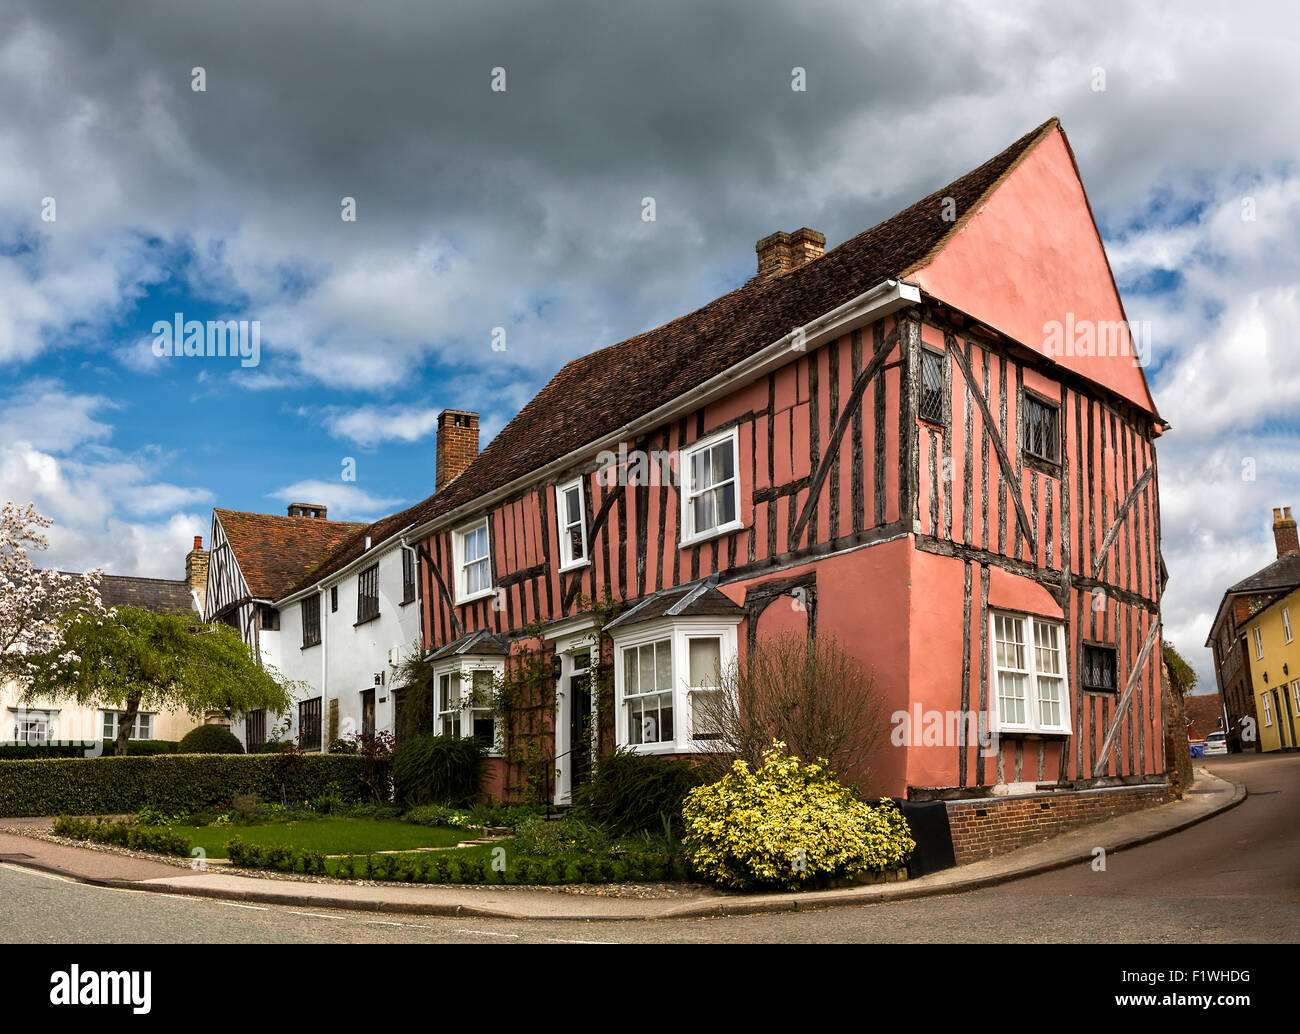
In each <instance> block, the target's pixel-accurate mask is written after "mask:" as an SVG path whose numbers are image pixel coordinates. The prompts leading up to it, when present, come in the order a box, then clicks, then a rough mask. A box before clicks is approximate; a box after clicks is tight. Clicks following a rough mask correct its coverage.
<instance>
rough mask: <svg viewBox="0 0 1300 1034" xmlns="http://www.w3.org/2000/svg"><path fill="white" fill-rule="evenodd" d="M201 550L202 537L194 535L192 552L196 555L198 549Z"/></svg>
mask: <svg viewBox="0 0 1300 1034" xmlns="http://www.w3.org/2000/svg"><path fill="white" fill-rule="evenodd" d="M202 548H203V536H202V535H195V536H194V552H196V553H197V552H198V551H199V550H200V549H202Z"/></svg>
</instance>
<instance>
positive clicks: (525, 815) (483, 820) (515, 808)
mask: <svg viewBox="0 0 1300 1034" xmlns="http://www.w3.org/2000/svg"><path fill="white" fill-rule="evenodd" d="M541 814H542V809H541V808H539V807H537V806H536V805H535V804H476V805H474V806H473V807H472V808H470V809H469V819H468V823H469V825H471V826H496V827H499V828H502V829H518V828H519V827H520V826H521V825H522V824H523V823H525V822H527V821H528V820H529V819H534V818H537V816H539V815H541Z"/></svg>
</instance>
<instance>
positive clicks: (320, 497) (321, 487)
mask: <svg viewBox="0 0 1300 1034" xmlns="http://www.w3.org/2000/svg"><path fill="white" fill-rule="evenodd" d="M267 498H269V499H279V500H281V501H282V502H284V503H318V504H321V505H323V506H325V507H326V508H327V509H328V512H329V519H330V520H332V521H364V522H366V523H369V522H371V521H376V520H378V519H379V518H380V517H383V516H386V515H387V514H388V513H389V512H391V511H392V510H394V509H396V508H397V507H398V506H400V505H401V503H402V502H403V500H401V499H388V498H383V497H380V496H374V495H371V494H370V493H369V492H367V491H365V490H364V489H361V488H358V487H357V486H356V485H355V484H351V483H348V482H345V481H337V482H335V481H312V480H308V481H297V482H295V483H294V484H292V485H286V486H285V487H284V488H280V489H277V490H276V491H274V492H269V493H267Z"/></svg>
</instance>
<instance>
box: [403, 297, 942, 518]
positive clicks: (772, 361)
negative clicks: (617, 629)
mask: <svg viewBox="0 0 1300 1034" xmlns="http://www.w3.org/2000/svg"><path fill="white" fill-rule="evenodd" d="M920 301H921V289H920V288H919V287H917V286H916V285H915V284H909V283H906V282H904V281H902V280H885V281H883V282H882V283H879V284H877V285H876V286H875V287H873V288H871V289H870V290H868V291H864V292H863V293H862V294H860V295H858V296H857V297H856V298H853V299H851V300H849V301H847V302H845V303H844V304H843V305H841V306H839V307H838V308H835V309H832V310H831V311H830V312H827V313H825V314H823V315H821V316H818V317H817V318H816V319H815V320H813V321H812V322H811V323H808V324H805V325H804V326H802V327H796V328H795V329H794V330H792V331H790V333H788V334H786V335H785V336H784V337H781V338H778V339H777V340H776V341H773V342H772V343H771V344H770V345H767V346H766V347H764V348H763V349H761V350H760V351H758V352H755V353H754V354H753V355H751V356H748V357H746V358H745V359H742V360H741V361H740V362H738V363H736V364H734V365H733V366H731V367H729V368H728V369H726V370H723V371H722V373H720V374H717V375H716V376H714V377H711V378H709V379H708V380H707V381H704V382H703V383H702V384H697V385H696V386H695V387H694V388H691V389H690V390H689V391H687V392H685V393H683V394H681V395H678V396H677V397H676V398H675V399H673V400H672V401H671V402H666V403H664V405H662V406H659V407H658V408H657V409H653V410H651V411H650V412H649V413H646V414H645V415H644V416H641V417H638V418H637V419H635V420H631V421H629V422H628V423H626V424H624V425H623V426H622V427H620V428H618V429H617V430H616V431H611V432H610V433H609V434H607V435H605V436H604V437H602V438H598V439H597V440H596V441H594V442H589V443H587V444H586V445H583V446H581V447H580V448H577V449H573V450H571V451H569V452H567V453H565V454H564V455H563V456H561V457H559V458H558V459H554V460H552V461H551V462H549V463H547V464H545V465H543V466H541V467H538V468H537V469H536V470H532V471H530V472H529V473H527V474H525V475H523V476H521V477H517V478H515V479H514V480H513V481H511V482H509V483H508V484H505V485H502V486H501V487H500V488H494V489H492V491H490V492H485V493H484V494H483V495H480V496H476V497H475V498H473V499H471V500H469V501H468V502H466V503H463V504H462V505H460V506H458V507H457V508H456V509H454V510H451V511H449V512H448V513H445V514H442V515H440V516H438V517H435V518H433V519H432V520H430V521H426V522H425V523H424V524H421V525H419V526H418V527H415V528H411V529H409V530H408V531H407V532H406V534H405V535H404V536H403V542H411V541H412V540H419V539H424V538H427V537H428V536H429V535H430V534H431V533H432V532H434V531H436V530H438V529H439V528H443V527H447V526H454V525H456V524H459V523H460V522H461V521H462V520H464V519H465V517H467V516H469V515H471V514H473V513H474V512H476V511H479V510H482V509H485V508H488V507H491V506H492V504H493V503H495V502H496V501H497V500H499V499H504V498H506V497H507V496H509V495H513V494H514V493H515V492H517V491H518V490H519V489H520V488H523V487H526V486H528V485H531V484H536V483H540V482H544V481H548V480H550V478H551V476H552V475H554V474H558V473H559V472H561V471H563V470H564V469H565V468H567V467H569V466H571V465H572V464H573V463H575V462H576V461H578V460H580V459H582V458H583V457H584V456H590V455H592V454H593V453H598V452H600V451H602V450H603V449H604V448H605V447H607V446H610V445H617V444H618V443H619V442H623V441H626V440H628V439H629V438H634V437H636V435H637V434H639V433H640V432H641V431H646V430H650V429H651V428H654V427H658V426H659V425H660V424H664V423H667V422H668V421H670V420H671V419H672V418H673V417H675V416H678V415H680V414H681V413H683V412H690V411H691V410H694V409H698V408H700V407H701V406H704V405H707V404H708V403H709V402H712V401H714V400H715V399H717V398H719V397H721V396H723V395H727V394H730V393H731V392H732V391H735V390H736V389H737V388H739V387H743V386H744V385H746V384H750V383H752V382H753V381H756V380H758V378H760V377H762V376H763V375H764V374H766V373H768V372H769V371H770V370H772V369H774V368H775V367H777V366H781V365H784V364H785V363H786V362H787V361H788V356H787V354H786V353H788V352H790V351H792V350H797V351H808V350H810V349H813V348H816V347H818V346H819V345H821V344H824V343H825V342H826V341H828V340H833V339H835V338H838V337H842V336H843V335H844V334H847V333H849V332H850V331H852V330H856V329H857V328H858V327H861V326H863V325H865V324H867V323H872V322H874V321H875V320H877V319H879V318H880V317H882V316H887V315H889V314H890V313H891V312H896V311H897V310H899V309H902V308H905V307H906V306H908V305H916V304H918V303H919V302H920Z"/></svg>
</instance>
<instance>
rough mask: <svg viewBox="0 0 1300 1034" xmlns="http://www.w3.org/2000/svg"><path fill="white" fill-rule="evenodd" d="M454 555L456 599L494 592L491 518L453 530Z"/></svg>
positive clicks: (467, 599) (476, 597)
mask: <svg viewBox="0 0 1300 1034" xmlns="http://www.w3.org/2000/svg"><path fill="white" fill-rule="evenodd" d="M451 537H452V558H453V560H454V561H455V563H456V602H457V603H469V602H470V601H471V600H477V599H481V598H483V597H485V596H491V595H492V561H491V559H490V554H489V552H488V551H489V549H490V546H491V543H490V540H489V536H488V522H487V518H486V517H484V518H483V519H482V520H481V521H478V522H476V523H474V524H468V525H466V526H465V527H463V528H461V529H459V530H457V531H455V532H453V533H452V536H451Z"/></svg>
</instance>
